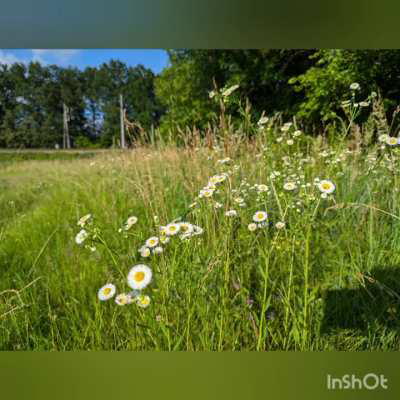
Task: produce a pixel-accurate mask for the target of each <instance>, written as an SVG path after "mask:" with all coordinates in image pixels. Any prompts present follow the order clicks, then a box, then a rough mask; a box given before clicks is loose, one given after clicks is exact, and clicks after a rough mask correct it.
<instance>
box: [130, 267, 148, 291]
mask: <svg viewBox="0 0 400 400" xmlns="http://www.w3.org/2000/svg"><path fill="white" fill-rule="evenodd" d="M152 276H153V273H152V271H151V269H150V268H149V267H148V266H147V265H144V264H138V265H135V266H134V267H132V268H131V270H130V271H129V273H128V285H129V286H130V287H131V288H132V289H135V290H142V289H144V288H145V287H146V286H147V285H148V284H149V283H150V282H151V278H152Z"/></svg>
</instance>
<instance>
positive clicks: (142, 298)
mask: <svg viewBox="0 0 400 400" xmlns="http://www.w3.org/2000/svg"><path fill="white" fill-rule="evenodd" d="M135 301H136V303H137V305H138V306H139V307H142V308H146V307H148V306H149V305H150V302H151V300H150V297H149V296H147V295H145V294H140V295H139V296H137V297H136V299H135Z"/></svg>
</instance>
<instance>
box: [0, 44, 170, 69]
mask: <svg viewBox="0 0 400 400" xmlns="http://www.w3.org/2000/svg"><path fill="white" fill-rule="evenodd" d="M110 59H116V60H120V61H123V62H125V63H127V64H128V65H131V66H135V65H137V64H143V65H144V66H145V67H147V68H150V69H152V70H153V71H154V72H155V73H159V72H160V71H162V69H163V68H164V67H166V66H167V65H168V55H167V52H166V51H165V50H157V49H99V50H96V49H90V50H77V49H64V50H63V49H59V50H40V49H32V50H28V49H23V50H22V49H15V50H14V49H0V64H1V63H3V64H12V63H14V62H23V63H28V62H30V61H39V62H41V63H43V64H57V65H59V66H62V67H67V66H74V67H77V68H80V69H83V68H85V67H87V66H92V67H95V66H98V65H100V64H102V63H103V62H107V61H109V60H110Z"/></svg>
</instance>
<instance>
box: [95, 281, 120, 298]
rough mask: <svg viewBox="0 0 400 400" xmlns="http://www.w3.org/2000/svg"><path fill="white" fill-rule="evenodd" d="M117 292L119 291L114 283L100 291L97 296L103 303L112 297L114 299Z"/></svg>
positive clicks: (108, 284)
mask: <svg viewBox="0 0 400 400" xmlns="http://www.w3.org/2000/svg"><path fill="white" fill-rule="evenodd" d="M116 290H117V289H116V287H115V285H113V284H112V283H107V284H106V285H104V286H103V287H101V288H100V289H99V292H98V293H97V296H98V298H99V300H101V301H105V300H110V299H111V298H112V297H114V295H115V292H116Z"/></svg>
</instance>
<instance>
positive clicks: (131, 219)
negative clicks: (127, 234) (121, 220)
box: [124, 215, 138, 231]
mask: <svg viewBox="0 0 400 400" xmlns="http://www.w3.org/2000/svg"><path fill="white" fill-rule="evenodd" d="M137 221H138V219H137V217H135V216H134V215H133V216H131V217H129V218H128V219H127V220H126V222H125V225H124V229H125V230H126V231H129V229H131V228H132V226H133V225H135V224H136V222H137Z"/></svg>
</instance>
